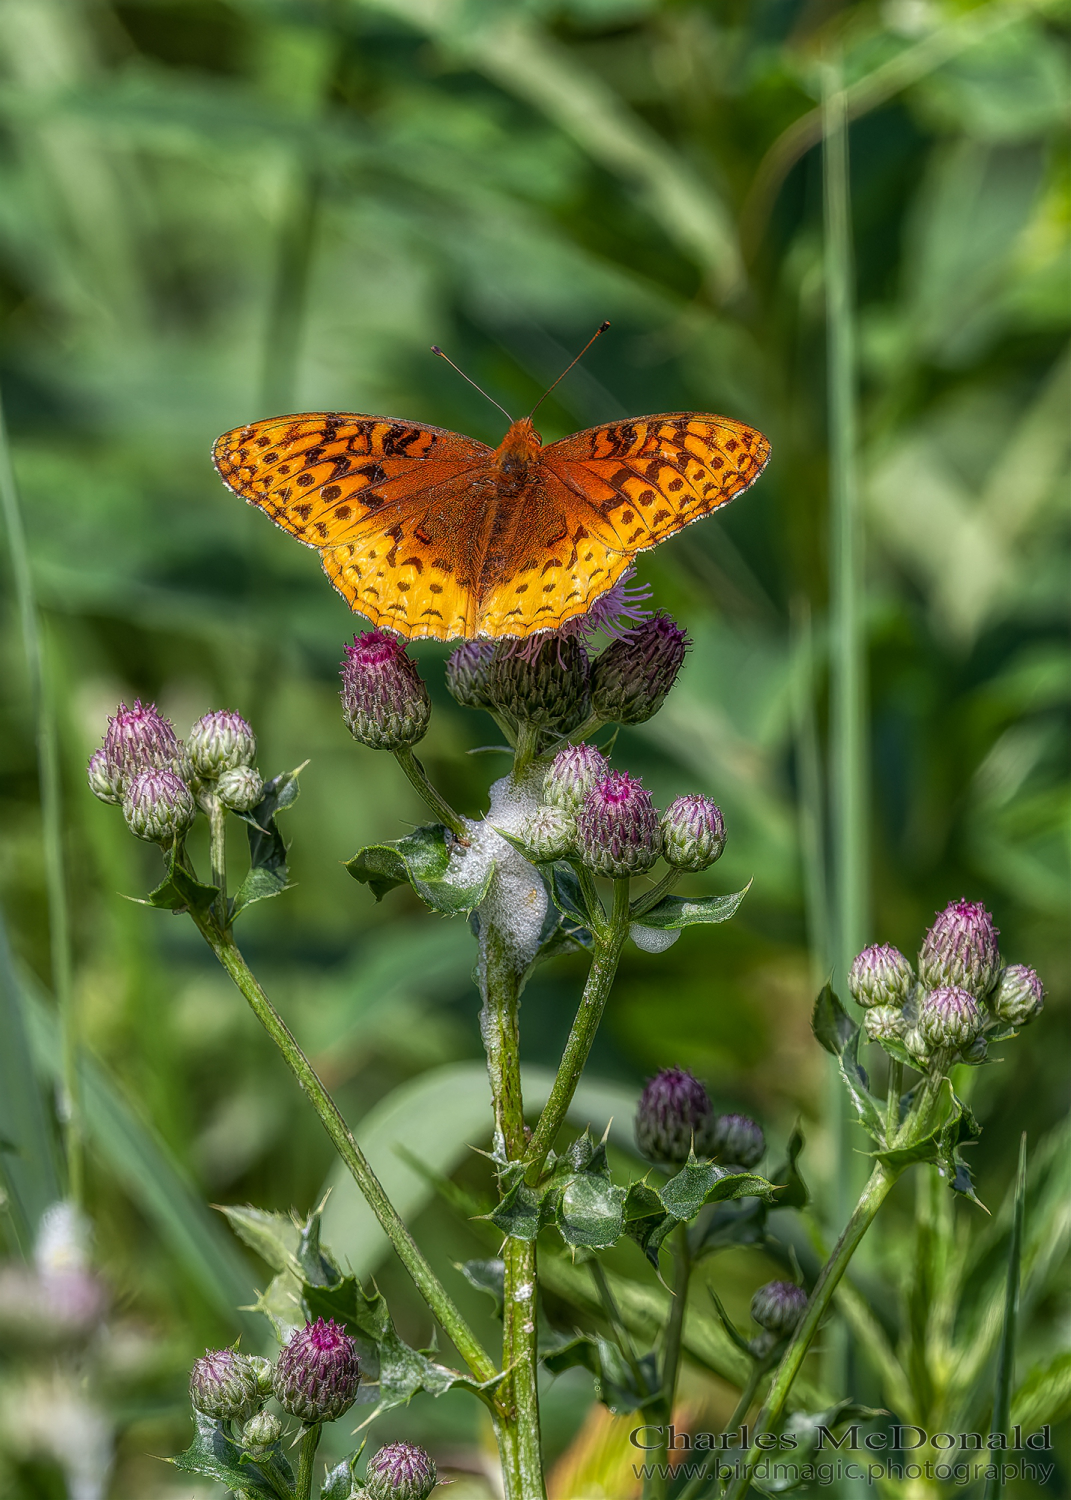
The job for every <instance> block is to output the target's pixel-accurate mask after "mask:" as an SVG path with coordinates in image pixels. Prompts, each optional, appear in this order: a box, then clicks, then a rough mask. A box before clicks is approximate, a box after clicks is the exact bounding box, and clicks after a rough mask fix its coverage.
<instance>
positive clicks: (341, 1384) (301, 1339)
mask: <svg viewBox="0 0 1071 1500" xmlns="http://www.w3.org/2000/svg"><path fill="white" fill-rule="evenodd" d="M360 1382H361V1364H360V1360H359V1359H358V1356H357V1342H356V1340H355V1339H352V1338H351V1337H350V1336H349V1334H348V1333H347V1332H346V1331H345V1329H343V1328H342V1327H341V1325H340V1324H338V1323H336V1322H334V1320H333V1319H328V1320H327V1321H326V1322H325V1320H324V1319H323V1318H317V1319H316V1322H315V1323H306V1325H305V1327H304V1328H301V1329H299V1330H298V1331H297V1332H296V1333H295V1334H294V1335H293V1336H292V1337H291V1339H290V1342H289V1343H288V1344H287V1345H286V1346H285V1348H284V1349H283V1351H282V1353H281V1354H280V1355H279V1359H278V1361H277V1363H276V1366H275V1375H274V1377H273V1382H272V1388H273V1390H274V1392H275V1399H276V1400H277V1401H278V1403H279V1405H280V1406H281V1407H282V1408H283V1410H284V1411H287V1412H289V1413H290V1415H291V1416H292V1417H300V1418H301V1420H302V1421H303V1422H304V1423H305V1425H306V1426H312V1425H313V1424H314V1423H317V1422H333V1421H334V1420H335V1418H336V1417H341V1416H342V1414H343V1413H344V1412H347V1411H349V1409H350V1407H351V1406H352V1405H353V1403H354V1401H356V1399H357V1387H358V1385H359V1384H360Z"/></svg>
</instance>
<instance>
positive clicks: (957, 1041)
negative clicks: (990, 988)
mask: <svg viewBox="0 0 1071 1500" xmlns="http://www.w3.org/2000/svg"><path fill="white" fill-rule="evenodd" d="M981 1027H982V1013H981V1011H980V1010H979V1008H978V1002H977V1000H975V998H974V996H973V995H972V994H970V993H969V992H968V991H967V990H961V989H958V988H957V987H956V986H955V985H951V984H949V985H942V986H941V988H940V989H936V990H931V991H930V992H929V994H928V995H927V996H926V998H925V999H924V1000H923V1002H922V1006H921V1008H920V1010H919V1023H918V1029H919V1031H920V1032H921V1033H922V1035H923V1037H924V1038H925V1040H926V1041H927V1042H928V1043H929V1045H930V1046H931V1047H933V1048H938V1047H941V1048H945V1047H952V1048H956V1049H959V1048H960V1047H966V1046H967V1044H968V1043H969V1042H972V1041H973V1040H974V1038H975V1037H976V1036H977V1035H978V1032H979V1031H980V1030H981Z"/></svg>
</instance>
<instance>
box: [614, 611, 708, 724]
mask: <svg viewBox="0 0 1071 1500" xmlns="http://www.w3.org/2000/svg"><path fill="white" fill-rule="evenodd" d="M689 645H690V642H689V640H688V637H687V636H686V635H685V633H684V631H683V630H682V629H681V628H680V626H679V625H678V624H677V623H676V621H675V620H672V619H671V618H670V617H669V615H667V614H666V613H665V612H664V611H663V610H659V611H658V612H657V614H654V615H652V616H651V618H650V619H649V620H645V621H644V622H643V624H642V625H638V626H637V627H636V629H635V630H630V631H629V632H628V634H627V635H622V636H620V637H619V638H618V639H617V640H616V641H612V642H611V644H610V645H609V646H607V648H606V650H605V651H603V652H602V654H601V655H600V656H598V657H597V658H596V660H595V664H594V666H593V667H592V670H591V706H592V708H593V709H594V711H595V713H597V714H598V716H599V718H600V719H604V720H606V721H607V722H608V723H611V722H612V723H615V724H643V723H645V722H646V721H647V720H648V719H650V718H651V717H652V716H653V715H654V714H656V713H657V712H658V710H659V709H660V708H661V707H662V704H663V703H664V702H665V699H666V694H667V693H668V692H669V690H670V688H671V687H672V686H673V684H674V682H676V680H677V673H678V672H679V671H680V669H681V664H682V663H683V661H684V653H685V651H686V650H687V649H688V646H689Z"/></svg>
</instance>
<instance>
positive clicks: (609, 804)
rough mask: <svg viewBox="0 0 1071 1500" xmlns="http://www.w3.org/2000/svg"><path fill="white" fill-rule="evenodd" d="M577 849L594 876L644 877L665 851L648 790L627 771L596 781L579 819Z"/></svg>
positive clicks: (615, 772) (585, 800)
mask: <svg viewBox="0 0 1071 1500" xmlns="http://www.w3.org/2000/svg"><path fill="white" fill-rule="evenodd" d="M576 847H577V852H578V853H579V855H580V858H581V859H582V860H583V861H584V863H585V864H586V865H587V866H588V868H589V869H590V870H592V871H593V872H594V873H595V874H596V875H606V876H611V877H613V878H614V879H623V878H624V877H625V876H628V875H642V874H643V873H644V871H645V870H649V869H650V868H651V866H652V865H653V864H654V863H655V861H656V860H657V858H658V856H659V854H660V853H661V852H662V835H661V833H660V832H659V828H658V813H657V812H656V810H655V805H654V803H653V802H652V800H651V794H650V792H648V791H646V790H645V788H644V787H643V786H641V784H640V782H639V781H638V780H637V779H636V778H635V777H634V776H630V775H629V774H628V772H627V771H609V772H607V774H606V775H605V776H604V777H603V779H602V780H601V781H598V782H596V783H595V785H594V786H593V787H592V789H591V791H590V792H589V793H588V794H587V796H586V797H585V798H584V805H583V806H582V807H581V809H580V811H579V812H578V813H577V815H576Z"/></svg>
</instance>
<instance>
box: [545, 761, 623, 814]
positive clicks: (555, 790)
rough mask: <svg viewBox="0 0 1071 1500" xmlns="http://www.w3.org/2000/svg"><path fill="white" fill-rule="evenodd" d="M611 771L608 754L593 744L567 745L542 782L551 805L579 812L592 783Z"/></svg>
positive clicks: (571, 811)
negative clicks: (606, 755) (602, 752)
mask: <svg viewBox="0 0 1071 1500" xmlns="http://www.w3.org/2000/svg"><path fill="white" fill-rule="evenodd" d="M609 771H610V767H609V764H608V763H607V760H606V757H605V756H604V755H602V754H600V753H599V751H598V750H596V749H595V746H594V745H566V747H565V749H564V750H559V751H558V753H557V755H556V756H555V757H554V760H553V761H552V762H551V767H550V770H549V771H548V772H547V775H546V779H545V780H544V782H543V796H544V797H545V798H546V800H547V802H548V803H549V804H550V805H551V807H560V808H562V810H563V811H565V812H570V813H576V812H579V811H580V809H581V808H582V807H583V805H584V799H585V797H586V796H587V794H588V793H589V792H590V791H591V789H592V787H593V786H594V785H595V784H596V782H599V781H601V780H602V779H603V777H604V776H607V775H608V774H609Z"/></svg>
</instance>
